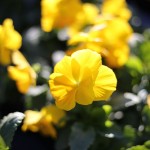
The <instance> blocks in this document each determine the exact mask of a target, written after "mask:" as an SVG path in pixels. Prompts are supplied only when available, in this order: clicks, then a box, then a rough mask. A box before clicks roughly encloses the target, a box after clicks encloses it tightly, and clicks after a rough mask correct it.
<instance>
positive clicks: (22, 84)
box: [8, 66, 32, 93]
mask: <svg viewBox="0 0 150 150" xmlns="http://www.w3.org/2000/svg"><path fill="white" fill-rule="evenodd" d="M8 74H9V76H10V78H11V79H13V80H15V81H16V84H17V88H18V90H19V91H20V92H21V93H26V92H27V91H28V89H29V87H30V85H31V84H32V83H31V80H30V76H29V74H28V68H25V69H24V70H20V69H19V68H17V67H13V66H9V67H8Z"/></svg>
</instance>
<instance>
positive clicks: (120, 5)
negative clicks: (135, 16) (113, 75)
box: [101, 0, 132, 20]
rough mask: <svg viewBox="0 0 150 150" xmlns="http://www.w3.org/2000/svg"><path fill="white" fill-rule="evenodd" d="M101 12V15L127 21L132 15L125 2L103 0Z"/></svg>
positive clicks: (123, 0) (120, 0)
mask: <svg viewBox="0 0 150 150" xmlns="http://www.w3.org/2000/svg"><path fill="white" fill-rule="evenodd" d="M101 12H102V14H103V15H112V16H116V17H121V18H123V19H125V20H129V19H130V18H131V15H132V14H131V11H130V10H129V9H128V7H127V4H126V1H125V0H104V1H103V3H102V7H101Z"/></svg>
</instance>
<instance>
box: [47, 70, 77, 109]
mask: <svg viewBox="0 0 150 150" xmlns="http://www.w3.org/2000/svg"><path fill="white" fill-rule="evenodd" d="M49 84H50V91H51V94H52V95H53V97H54V98H55V100H56V105H57V106H58V107H59V108H61V109H64V110H70V109H72V108H73V107H75V92H76V84H75V83H73V82H71V81H70V80H69V79H68V78H67V77H65V76H64V75H62V74H60V73H53V74H51V75H50V80H49Z"/></svg>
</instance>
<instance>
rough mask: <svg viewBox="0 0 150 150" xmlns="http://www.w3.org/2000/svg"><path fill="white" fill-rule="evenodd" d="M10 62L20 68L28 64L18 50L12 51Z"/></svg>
mask: <svg viewBox="0 0 150 150" xmlns="http://www.w3.org/2000/svg"><path fill="white" fill-rule="evenodd" d="M12 62H13V63H14V64H15V65H17V66H19V67H20V68H24V67H27V66H29V63H28V62H27V60H26V58H25V57H24V56H23V55H22V53H21V52H20V51H14V52H13V53H12Z"/></svg>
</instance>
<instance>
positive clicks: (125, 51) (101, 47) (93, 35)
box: [67, 16, 132, 68]
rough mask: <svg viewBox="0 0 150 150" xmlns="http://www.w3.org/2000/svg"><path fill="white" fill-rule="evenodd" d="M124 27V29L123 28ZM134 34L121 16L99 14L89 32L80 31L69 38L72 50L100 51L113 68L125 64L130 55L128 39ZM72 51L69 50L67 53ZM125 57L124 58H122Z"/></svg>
mask: <svg viewBox="0 0 150 150" xmlns="http://www.w3.org/2000/svg"><path fill="white" fill-rule="evenodd" d="M122 28H123V29H124V30H122ZM131 35H132V28H131V27H130V25H129V23H128V22H127V21H126V20H124V19H121V18H119V17H110V16H109V17H108V16H99V17H97V20H96V22H95V25H94V26H92V27H91V28H90V29H89V31H88V32H86V33H85V32H79V33H78V34H76V35H74V36H72V37H71V38H70V39H69V40H68V45H71V46H75V47H74V48H73V49H71V51H77V50H80V49H81V48H82V49H91V50H93V51H96V52H98V53H100V54H101V55H102V56H103V57H105V58H106V59H105V60H106V63H107V65H109V66H110V67H112V68H118V67H121V66H123V65H124V64H125V63H126V61H127V59H128V56H129V52H130V51H129V50H130V49H129V46H128V39H129V37H130V36H131ZM69 53H71V52H69V51H67V54H69ZM122 58H123V59H122Z"/></svg>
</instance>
